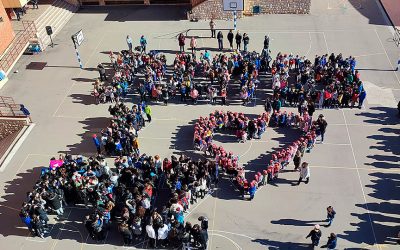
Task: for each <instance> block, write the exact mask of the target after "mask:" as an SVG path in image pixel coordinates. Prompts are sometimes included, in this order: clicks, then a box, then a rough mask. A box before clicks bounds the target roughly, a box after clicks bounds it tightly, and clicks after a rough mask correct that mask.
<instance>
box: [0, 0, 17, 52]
mask: <svg viewBox="0 0 400 250" xmlns="http://www.w3.org/2000/svg"><path fill="white" fill-rule="evenodd" d="M2 1H3V0H0V56H1V55H2V54H3V53H4V51H5V50H6V49H7V47H8V46H9V45H10V43H11V41H12V40H13V39H14V36H15V34H14V31H13V28H12V25H11V21H10V19H9V17H8V15H7V12H6V9H5V7H4V5H3V2H2Z"/></svg>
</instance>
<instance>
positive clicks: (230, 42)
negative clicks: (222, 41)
mask: <svg viewBox="0 0 400 250" xmlns="http://www.w3.org/2000/svg"><path fill="white" fill-rule="evenodd" d="M227 38H228V41H229V47H230V49H233V38H234V35H233V32H232V30H230V31H229V33H228V36H227Z"/></svg>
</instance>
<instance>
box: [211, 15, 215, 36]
mask: <svg viewBox="0 0 400 250" xmlns="http://www.w3.org/2000/svg"><path fill="white" fill-rule="evenodd" d="M210 30H211V38H215V22H214V19H212V18H211V21H210Z"/></svg>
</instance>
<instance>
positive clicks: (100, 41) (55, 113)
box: [53, 32, 106, 117]
mask: <svg viewBox="0 0 400 250" xmlns="http://www.w3.org/2000/svg"><path fill="white" fill-rule="evenodd" d="M105 36H106V32H103V36H102V37H101V39H100V40H99V42H98V43H97V45H96V47H95V48H94V49H93V50H92V53H91V54H90V55H89V57H88V59H87V61H86V63H85V64H84V65H83V68H84V69H85V68H86V66H87V65H88V63H89V61H90V59H91V58H92V57H93V55H94V54H95V52H97V49H98V47H99V46H100V44H101V43H102V42H103V40H104V37H105ZM84 69H81V71H80V72H79V74H78V76H77V78H79V77H80V76H81V75H82V73H83V72H84ZM75 85H76V81H73V83H72V84H71V87H70V88H69V89H68V91H67V93H65V96H64V98H63V99H62V101H61V102H60V104H59V105H58V107H57V109H56V111H54V113H53V117H54V116H56V115H57V113H58V111H59V109H60V108H61V106H62V105H63V103H64V102H65V100H66V99H67V97H68V95H69V93H70V92H71V90H72V88H73V87H74V86H75Z"/></svg>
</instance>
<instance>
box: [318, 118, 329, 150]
mask: <svg viewBox="0 0 400 250" xmlns="http://www.w3.org/2000/svg"><path fill="white" fill-rule="evenodd" d="M316 126H317V135H320V136H321V143H324V138H325V132H326V128H327V127H328V123H327V122H326V120H325V118H324V115H323V114H320V115H319V116H318V120H317V123H316Z"/></svg>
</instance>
